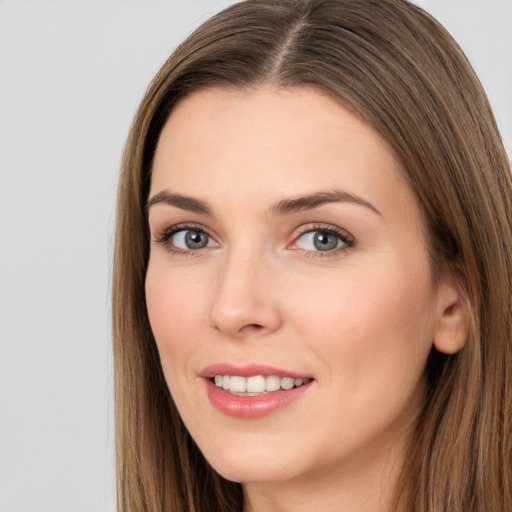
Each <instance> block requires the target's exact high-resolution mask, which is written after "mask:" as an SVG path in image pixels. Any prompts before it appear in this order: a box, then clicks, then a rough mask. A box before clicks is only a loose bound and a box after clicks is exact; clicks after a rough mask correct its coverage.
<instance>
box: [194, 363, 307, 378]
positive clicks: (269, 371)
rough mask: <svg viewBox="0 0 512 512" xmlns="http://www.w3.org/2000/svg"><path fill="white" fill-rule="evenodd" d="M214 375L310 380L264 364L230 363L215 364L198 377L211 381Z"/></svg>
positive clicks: (304, 376) (305, 376)
mask: <svg viewBox="0 0 512 512" xmlns="http://www.w3.org/2000/svg"><path fill="white" fill-rule="evenodd" d="M215 375H237V376H239V377H252V376H254V375H263V376H268V375H277V376H279V377H292V378H294V379H305V378H311V377H310V376H309V375H304V374H299V373H296V372H292V371H290V370H284V369H283V368H276V367H274V366H268V365H264V364H256V363H251V364H245V365H234V364H231V363H217V364H213V365H210V366H207V367H206V368H204V369H203V370H202V371H201V372H200V376H201V377H204V378H205V379H211V378H213V377H215Z"/></svg>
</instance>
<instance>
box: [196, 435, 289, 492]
mask: <svg viewBox="0 0 512 512" xmlns="http://www.w3.org/2000/svg"><path fill="white" fill-rule="evenodd" d="M262 446H264V445H263V444H262V443H258V444H255V445H253V446H251V447H249V448H248V449H246V450H244V449H243V448H241V447H240V446H237V445H236V444H232V445H231V446H230V447H229V448H227V449H226V447H225V446H223V447H220V450H218V451H216V453H210V452H207V453H204V452H203V454H204V455H205V457H206V459H207V461H208V462H209V463H210V465H211V466H212V467H213V469H215V471H217V473H219V474H220V475H221V476H222V477H224V478H226V479H227V480H231V481H232V482H239V483H257V482H259V483H264V482H279V481H283V480H288V479H292V478H293V477H294V476H297V470H299V467H298V461H292V460H290V458H289V457H287V456H286V454H283V453H279V451H278V450H276V449H274V448H273V447H270V446H268V445H267V446H266V447H265V448H262Z"/></svg>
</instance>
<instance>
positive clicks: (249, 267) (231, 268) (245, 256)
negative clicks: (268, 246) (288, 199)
mask: <svg viewBox="0 0 512 512" xmlns="http://www.w3.org/2000/svg"><path fill="white" fill-rule="evenodd" d="M248 245H250V244H248ZM248 245H244V244H241V243H240V244H237V245H236V246H233V247H231V248H230V249H228V250H226V252H225V254H224V255H223V258H222V263H221V265H220V269H219V276H218V281H217V283H216V285H217V286H216V289H215V293H214V296H213V299H212V304H211V310H210V323H211V325H212V327H214V328H215V329H217V330H219V331H221V332H223V333H224V334H226V335H228V336H234V337H237V336H241V335H244V334H247V333H249V332H254V331H257V332H259V333H260V334H263V333H269V332H272V331H274V330H275V329H277V328H278V326H279V323H280V318H279V312H278V310H277V305H276V301H275V298H276V297H275V296H274V290H273V280H272V273H273V270H272V265H271V264H270V262H269V261H268V257H266V254H265V252H264V251H262V250H259V249H257V248H254V247H248Z"/></svg>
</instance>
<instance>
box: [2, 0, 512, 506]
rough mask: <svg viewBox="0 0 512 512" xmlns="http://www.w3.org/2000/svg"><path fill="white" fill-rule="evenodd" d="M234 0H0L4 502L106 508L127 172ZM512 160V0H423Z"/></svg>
mask: <svg viewBox="0 0 512 512" xmlns="http://www.w3.org/2000/svg"><path fill="white" fill-rule="evenodd" d="M230 3H232V2H231V1H229V0H224V1H222V0H218V1H213V0H188V1H187V0H170V1H166V2H162V1H156V0H123V1H120V0H102V1H100V0H93V1H91V0H88V1H85V0H82V1H80V0H61V1H56V0H55V1H54V0H3V1H0V512H107V511H109V512H112V511H114V509H115V504H114V469H113V459H114V457H113V452H114V438H113V421H112V411H113V397H112V382H113V376H112V356H111V350H110V326H109V322H110V318H109V315H110V306H109V301H110V296H109V288H110V265H111V258H112V241H113V225H114V201H115V189H116V180H117V171H118V167H119V162H120V155H121V151H122V146H123V143H124V139H125V137H126V135H127V132H128V128H129V125H130V122H131V119H132V116H133V114H134V111H135V108H136V106H137V103H138V101H139V100H140V99H141V97H142V94H143V93H144V90H145V88H146V86H147V84H148V82H149V81H150V79H151V78H152V76H153V75H154V73H155V72H156V71H157V70H158V68H159V66H160V65H161V64H162V63H163V61H164V60H165V58H166V57H167V56H168V54H169V53H170V52H171V50H172V49H173V48H174V47H175V46H176V44H178V42H179V41H181V40H182V39H183V38H184V37H185V36H186V35H187V34H189V33H190V31H191V30H192V29H193V28H194V27H196V26H197V25H198V24H199V23H200V22H201V21H204V20H205V19H206V18H207V17H208V16H209V15H210V14H212V13H213V12H216V11H217V10H219V9H220V8H221V7H224V6H226V5H229V4H230ZM417 3H418V4H419V5H421V6H423V7H425V8H426V9H427V10H429V11H430V12H432V13H433V14H434V15H435V16H436V17H437V18H438V19H439V20H440V21H442V22H443V23H444V24H445V25H446V26H447V27H448V28H449V30H451V32H452V33H453V34H454V36H455V37H456V39H457V40H458V41H459V42H460V43H461V45H462V46H463V48H464V49H465V50H466V52H467V53H468V55H469V56H470V59H471V60H472V62H473V63H474V65H475V67H476V69H477V71H478V73H479V75H480V77H481V79H482V81H483V83H484V85H485V87H486V88H487V90H488V93H489V95H490V98H491V101H492V103H493V105H494V107H495V110H496V114H497V117H498V121H499V123H500V126H501V129H502V132H503V136H504V137H505V140H506V144H507V147H508V151H509V155H511V154H512V93H511V92H510V91H512V85H511V84H512V31H511V30H510V27H511V26H512V0H478V1H471V0H423V1H420V0H418V1H417Z"/></svg>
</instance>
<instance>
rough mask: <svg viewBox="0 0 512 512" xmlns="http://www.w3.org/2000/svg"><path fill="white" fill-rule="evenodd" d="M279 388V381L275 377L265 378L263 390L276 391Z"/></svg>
mask: <svg viewBox="0 0 512 512" xmlns="http://www.w3.org/2000/svg"><path fill="white" fill-rule="evenodd" d="M280 387H281V379H280V378H279V377H277V376H276V375H269V376H268V377H266V378H265V390H266V391H277V390H278V389H279V388H280Z"/></svg>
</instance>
